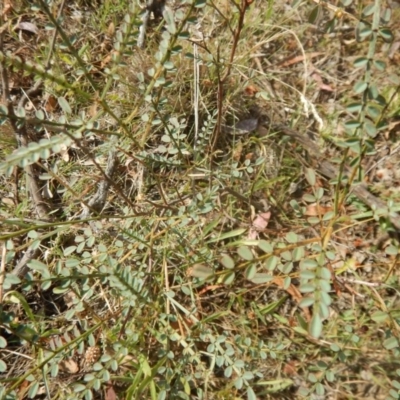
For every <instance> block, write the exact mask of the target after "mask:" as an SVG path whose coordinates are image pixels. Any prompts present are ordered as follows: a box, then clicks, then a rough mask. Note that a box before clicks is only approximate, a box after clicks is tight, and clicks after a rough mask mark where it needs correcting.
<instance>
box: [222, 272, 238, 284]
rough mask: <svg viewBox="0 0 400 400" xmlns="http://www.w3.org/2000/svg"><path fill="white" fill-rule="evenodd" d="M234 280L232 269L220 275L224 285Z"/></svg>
mask: <svg viewBox="0 0 400 400" xmlns="http://www.w3.org/2000/svg"><path fill="white" fill-rule="evenodd" d="M234 280H235V273H234V272H233V271H228V273H226V274H224V275H223V276H222V282H223V283H224V284H225V285H231V284H232V283H233V281H234Z"/></svg>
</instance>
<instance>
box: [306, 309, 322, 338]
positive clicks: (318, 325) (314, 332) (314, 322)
mask: <svg viewBox="0 0 400 400" xmlns="http://www.w3.org/2000/svg"><path fill="white" fill-rule="evenodd" d="M309 333H310V335H311V336H312V337H314V338H315V339H318V338H319V337H320V336H321V333H322V320H321V317H320V316H319V313H318V312H314V315H313V316H312V318H311V322H310V330H309Z"/></svg>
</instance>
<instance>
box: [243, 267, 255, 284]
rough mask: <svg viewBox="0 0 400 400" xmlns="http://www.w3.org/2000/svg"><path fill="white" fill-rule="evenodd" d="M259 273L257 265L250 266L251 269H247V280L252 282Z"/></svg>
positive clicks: (245, 273) (245, 274)
mask: <svg viewBox="0 0 400 400" xmlns="http://www.w3.org/2000/svg"><path fill="white" fill-rule="evenodd" d="M256 273H257V266H256V265H255V264H252V265H250V267H248V268H246V270H245V272H244V276H245V277H246V279H248V280H249V281H251V280H252V279H253V278H254V276H255V275H256Z"/></svg>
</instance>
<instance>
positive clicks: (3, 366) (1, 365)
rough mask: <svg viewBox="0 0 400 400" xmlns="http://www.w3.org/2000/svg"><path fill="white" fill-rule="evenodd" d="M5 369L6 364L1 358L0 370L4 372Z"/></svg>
mask: <svg viewBox="0 0 400 400" xmlns="http://www.w3.org/2000/svg"><path fill="white" fill-rule="evenodd" d="M6 371H7V364H6V363H5V362H4V361H3V360H0V372H1V373H4V372H6ZM3 398H5V397H3Z"/></svg>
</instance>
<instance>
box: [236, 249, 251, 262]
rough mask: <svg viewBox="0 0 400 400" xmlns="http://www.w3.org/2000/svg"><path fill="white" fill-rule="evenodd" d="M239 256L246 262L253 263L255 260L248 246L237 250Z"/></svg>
mask: <svg viewBox="0 0 400 400" xmlns="http://www.w3.org/2000/svg"><path fill="white" fill-rule="evenodd" d="M237 253H238V255H239V256H240V257H241V258H243V259H244V260H246V261H251V260H252V259H253V258H254V255H253V252H252V251H251V249H250V248H249V247H247V246H240V247H239V248H238V249H237Z"/></svg>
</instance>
